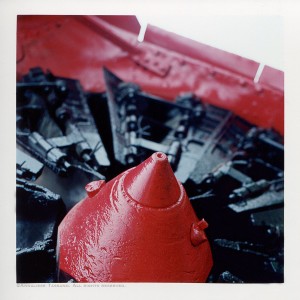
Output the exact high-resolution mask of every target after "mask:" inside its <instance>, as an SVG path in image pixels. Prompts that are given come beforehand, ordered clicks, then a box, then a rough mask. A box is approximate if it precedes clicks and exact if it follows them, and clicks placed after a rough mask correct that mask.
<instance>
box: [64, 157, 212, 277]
mask: <svg viewBox="0 0 300 300" xmlns="http://www.w3.org/2000/svg"><path fill="white" fill-rule="evenodd" d="M87 188H88V192H89V194H88V197H87V198H86V199H85V200H83V201H81V202H79V203H78V204H77V205H76V206H75V207H74V208H73V209H72V210H71V211H70V212H69V213H68V214H67V216H66V217H65V218H64V220H63V221H62V223H61V224H60V226H59V231H58V234H59V239H58V243H59V244H58V245H59V269H60V270H61V271H63V272H65V273H67V274H68V275H70V276H72V277H73V278H75V280H77V281H79V282H205V280H206V279H207V276H208V274H209V272H210V269H211V267H212V256H211V251H210V246H209V243H208V241H207V238H206V235H205V233H204V229H205V228H206V227H207V223H206V222H205V221H204V220H201V221H199V220H198V219H197V217H196V215H195V213H194V210H193V208H192V206H191V204H190V201H189V199H188V197H187V195H186V192H185V190H184V188H183V186H182V185H181V183H180V182H178V181H177V180H176V178H175V176H174V173H173V172H172V169H171V167H170V165H169V162H168V160H167V157H166V155H165V154H163V153H160V152H158V153H154V154H153V155H152V156H151V157H150V158H148V159H147V160H146V161H145V162H143V163H142V164H140V165H139V166H137V167H135V168H132V169H130V170H128V171H125V172H124V173H122V174H120V175H119V176H118V177H116V178H115V179H113V180H111V181H110V182H108V183H106V184H103V182H101V183H100V184H97V183H92V184H89V185H88V186H87ZM91 191H92V194H91Z"/></svg>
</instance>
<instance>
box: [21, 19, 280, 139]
mask: <svg viewBox="0 0 300 300" xmlns="http://www.w3.org/2000/svg"><path fill="white" fill-rule="evenodd" d="M138 31H139V25H138V22H137V20H136V18H135V17H133V16H88V17H82V16H18V31H17V74H18V76H19V77H20V76H22V75H25V74H26V73H27V72H28V70H29V69H30V68H32V67H35V66H40V67H42V68H43V69H49V70H51V71H52V72H53V73H54V74H55V75H57V76H66V77H71V78H76V79H79V80H80V82H81V83H82V85H83V87H84V88H85V89H86V90H89V91H104V90H105V84H104V79H103V75H102V71H101V68H102V67H103V66H105V67H107V68H108V69H110V70H111V71H112V72H114V73H115V74H116V75H117V76H118V77H120V78H122V79H123V80H125V81H132V82H135V83H137V84H139V85H141V87H142V88H143V89H144V90H146V91H147V92H150V93H153V94H155V95H158V96H161V97H165V98H166V99H169V100H173V99H174V97H176V96H177V95H178V94H180V93H182V92H194V93H195V94H196V95H197V96H198V97H200V98H202V99H203V100H204V101H205V102H208V103H211V104H214V105H217V106H219V107H223V108H225V109H229V110H231V111H233V112H234V113H236V114H237V115H239V116H241V117H242V118H244V119H246V120H248V121H249V122H252V123H254V124H256V125H258V126H262V127H265V128H271V127H272V128H274V129H276V130H277V131H279V132H280V133H281V134H283V133H284V93H283V72H281V71H278V70H274V69H272V68H269V67H265V68H264V70H263V72H262V75H261V78H260V81H259V82H258V83H254V82H253V79H254V76H255V74H256V71H257V69H258V66H259V64H258V63H257V62H254V61H252V60H249V59H246V58H243V57H240V56H238V55H234V54H231V53H228V52H225V51H222V50H219V49H215V48H213V47H210V46H207V45H203V44H201V43H198V42H195V41H192V40H190V39H186V38H184V37H181V36H178V35H176V34H173V33H170V32H166V31H164V30H162V29H159V28H157V27H154V26H148V29H147V30H146V33H145V40H144V42H142V43H139V42H138V41H137V36H138Z"/></svg>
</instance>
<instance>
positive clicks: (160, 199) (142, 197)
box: [124, 152, 181, 208]
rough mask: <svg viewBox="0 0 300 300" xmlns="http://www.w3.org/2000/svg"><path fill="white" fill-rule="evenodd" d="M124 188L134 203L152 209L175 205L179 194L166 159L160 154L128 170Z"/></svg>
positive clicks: (157, 153) (176, 182)
mask: <svg viewBox="0 0 300 300" xmlns="http://www.w3.org/2000/svg"><path fill="white" fill-rule="evenodd" d="M124 186H125V189H126V190H127V192H128V194H129V195H130V196H131V197H132V198H133V199H134V200H135V201H137V202H139V203H140V204H142V205H145V206H148V207H153V208H165V207H168V206H171V205H173V204H175V203H176V202H177V201H178V199H179V197H180V193H181V191H180V186H179V183H178V181H177V179H176V177H175V175H174V173H173V170H172V168H171V166H170V164H169V161H168V158H167V156H166V155H165V154H164V153H162V152H156V153H154V154H152V155H151V156H150V157H149V158H148V159H147V160H145V161H144V162H142V163H141V164H140V165H138V166H137V167H135V168H134V169H132V170H130V171H129V172H128V174H127V175H126V178H125V179H124Z"/></svg>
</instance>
